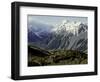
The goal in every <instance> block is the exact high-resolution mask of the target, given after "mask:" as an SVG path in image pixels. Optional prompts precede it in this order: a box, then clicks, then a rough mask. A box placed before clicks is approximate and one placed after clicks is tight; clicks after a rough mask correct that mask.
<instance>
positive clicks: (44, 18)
mask: <svg viewBox="0 0 100 82" xmlns="http://www.w3.org/2000/svg"><path fill="white" fill-rule="evenodd" d="M63 20H68V21H80V22H83V23H88V18H87V17H75V16H50V15H28V22H32V21H36V22H41V23H44V24H50V25H53V26H55V25H56V24H60V23H61V22H62V21H63Z"/></svg>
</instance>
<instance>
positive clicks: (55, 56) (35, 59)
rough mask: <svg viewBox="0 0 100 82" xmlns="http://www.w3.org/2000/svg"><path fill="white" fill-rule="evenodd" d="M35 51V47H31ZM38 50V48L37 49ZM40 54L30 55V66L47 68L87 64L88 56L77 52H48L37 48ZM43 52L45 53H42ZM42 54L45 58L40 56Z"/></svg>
mask: <svg viewBox="0 0 100 82" xmlns="http://www.w3.org/2000/svg"><path fill="white" fill-rule="evenodd" d="M31 48H32V49H33V51H34V47H31ZM35 50H36V48H35ZM38 50H39V51H41V52H40V53H31V52H29V53H28V66H46V65H74V64H87V63H88V62H87V54H85V53H82V52H79V51H75V50H51V51H46V53H47V52H48V53H49V54H47V55H45V56H44V54H46V53H43V52H45V51H44V50H41V49H39V48H37V51H38ZM42 51H43V52H42ZM38 54H41V55H43V56H39V55H38Z"/></svg>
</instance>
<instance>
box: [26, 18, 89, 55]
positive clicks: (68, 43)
mask: <svg viewBox="0 0 100 82" xmlns="http://www.w3.org/2000/svg"><path fill="white" fill-rule="evenodd" d="M30 26H31V27H29V28H28V43H29V44H31V45H33V46H37V47H39V48H42V49H47V50H60V49H66V50H77V51H81V52H83V53H87V48H88V46H87V42H88V37H87V32H88V25H87V24H85V23H82V22H79V21H68V20H63V21H62V23H61V24H57V25H55V26H51V25H47V24H42V23H37V22H36V23H32V24H31V25H30Z"/></svg>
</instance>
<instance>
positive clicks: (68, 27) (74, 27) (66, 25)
mask: <svg viewBox="0 0 100 82" xmlns="http://www.w3.org/2000/svg"><path fill="white" fill-rule="evenodd" d="M80 28H81V29H82V28H83V29H84V30H85V31H87V28H85V25H84V24H83V23H82V22H77V21H68V20H63V21H62V23H61V24H60V25H59V26H57V32H56V33H62V32H67V33H72V34H74V35H77V36H78V34H79V30H80Z"/></svg>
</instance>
